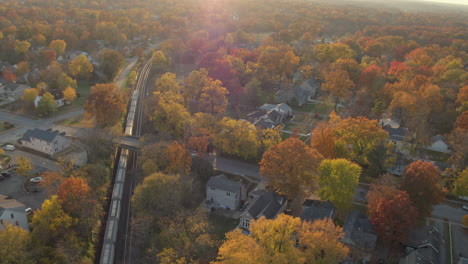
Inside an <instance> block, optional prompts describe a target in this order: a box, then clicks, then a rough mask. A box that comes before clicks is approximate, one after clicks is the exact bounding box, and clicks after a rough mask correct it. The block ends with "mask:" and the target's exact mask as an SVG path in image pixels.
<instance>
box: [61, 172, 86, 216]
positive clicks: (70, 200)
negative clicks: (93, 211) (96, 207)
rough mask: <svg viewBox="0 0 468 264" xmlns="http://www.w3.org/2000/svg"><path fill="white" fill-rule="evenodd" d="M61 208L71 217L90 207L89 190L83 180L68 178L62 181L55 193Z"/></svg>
mask: <svg viewBox="0 0 468 264" xmlns="http://www.w3.org/2000/svg"><path fill="white" fill-rule="evenodd" d="M57 196H58V200H59V201H60V204H61V205H62V208H63V209H64V210H65V211H66V212H67V213H69V214H70V215H71V216H75V217H77V216H79V215H80V212H82V211H84V210H88V209H89V207H90V206H92V204H93V201H92V200H91V188H89V186H88V183H87V182H86V180H84V179H83V178H76V177H69V178H67V179H65V180H63V181H62V184H60V186H59V188H58V191H57Z"/></svg>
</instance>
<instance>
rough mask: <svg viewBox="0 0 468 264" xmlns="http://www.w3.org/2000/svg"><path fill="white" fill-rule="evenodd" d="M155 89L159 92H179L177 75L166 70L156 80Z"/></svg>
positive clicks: (180, 88)
mask: <svg viewBox="0 0 468 264" xmlns="http://www.w3.org/2000/svg"><path fill="white" fill-rule="evenodd" d="M156 90H157V91H160V92H173V93H180V92H181V91H182V87H181V86H180V85H179V82H178V81H177V76H176V75H175V74H174V73H172V72H166V73H165V74H163V75H162V76H161V77H159V79H157V80H156Z"/></svg>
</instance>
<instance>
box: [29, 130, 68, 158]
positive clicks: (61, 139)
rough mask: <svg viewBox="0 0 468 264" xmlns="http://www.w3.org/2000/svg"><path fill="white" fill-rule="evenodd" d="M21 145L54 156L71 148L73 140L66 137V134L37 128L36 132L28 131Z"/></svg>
mask: <svg viewBox="0 0 468 264" xmlns="http://www.w3.org/2000/svg"><path fill="white" fill-rule="evenodd" d="M21 144H22V145H23V146H25V147H27V148H30V149H34V150H37V151H39V152H42V153H45V154H48V155H54V154H55V153H57V152H60V151H62V150H64V149H65V148H67V147H68V146H70V144H71V140H69V139H67V138H66V137H65V132H62V133H60V132H59V131H58V130H55V131H52V129H50V128H49V129H47V130H42V129H38V128H35V129H34V130H31V129H28V130H27V131H26V133H24V135H23V137H22V138H21Z"/></svg>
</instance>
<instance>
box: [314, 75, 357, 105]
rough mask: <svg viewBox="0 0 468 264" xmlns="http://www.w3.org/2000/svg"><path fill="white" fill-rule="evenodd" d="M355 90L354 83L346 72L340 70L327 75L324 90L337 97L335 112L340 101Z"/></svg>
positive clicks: (323, 85)
mask: <svg viewBox="0 0 468 264" xmlns="http://www.w3.org/2000/svg"><path fill="white" fill-rule="evenodd" d="M353 88H354V83H353V81H351V80H350V79H349V76H348V73H347V72H346V71H343V70H339V69H338V70H334V71H331V72H329V73H327V74H325V83H324V84H322V89H323V90H324V91H329V92H331V94H332V95H333V96H335V97H336V100H335V110H336V107H337V105H338V102H339V99H340V98H345V97H347V96H348V95H349V93H350V91H351V89H353Z"/></svg>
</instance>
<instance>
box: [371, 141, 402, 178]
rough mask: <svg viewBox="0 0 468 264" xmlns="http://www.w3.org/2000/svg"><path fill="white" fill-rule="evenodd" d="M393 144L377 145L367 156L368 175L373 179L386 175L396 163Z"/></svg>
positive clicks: (382, 143)
mask: <svg viewBox="0 0 468 264" xmlns="http://www.w3.org/2000/svg"><path fill="white" fill-rule="evenodd" d="M394 148H395V147H394V144H393V142H389V143H384V142H381V143H379V144H377V145H376V146H375V147H374V148H373V149H372V150H371V151H370V152H369V154H368V155H367V161H368V163H369V167H368V168H367V169H366V171H367V173H368V174H369V175H370V176H372V177H377V176H379V175H382V174H383V173H385V172H386V171H387V170H388V168H390V167H391V166H392V165H393V164H394V163H395V155H394V154H393V150H394Z"/></svg>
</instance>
